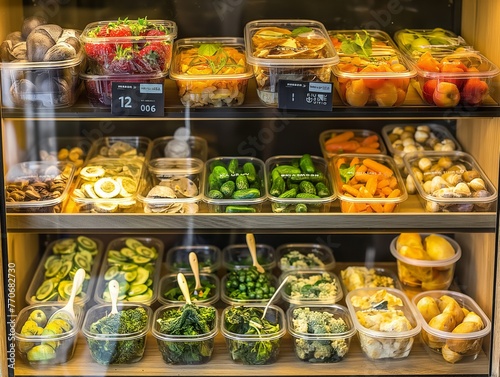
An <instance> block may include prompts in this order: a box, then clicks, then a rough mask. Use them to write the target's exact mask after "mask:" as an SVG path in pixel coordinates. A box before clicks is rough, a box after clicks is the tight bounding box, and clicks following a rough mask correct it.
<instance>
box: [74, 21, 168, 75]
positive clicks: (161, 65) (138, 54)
mask: <svg viewBox="0 0 500 377" xmlns="http://www.w3.org/2000/svg"><path fill="white" fill-rule="evenodd" d="M111 23H112V24H113V25H115V26H120V27H122V28H123V29H127V30H128V31H129V33H128V35H127V32H124V33H123V34H124V35H122V36H110V35H109V34H106V33H103V31H105V30H106V29H107V27H108V25H109V24H111ZM139 25H140V27H135V26H139ZM101 34H104V35H101ZM176 36H177V25H176V24H175V22H173V21H169V20H146V19H145V18H144V19H138V20H132V19H130V20H129V19H122V20H120V19H118V20H111V21H97V22H92V23H90V24H88V25H87V26H86V27H85V29H84V30H83V32H82V34H81V35H80V42H81V43H82V45H83V48H84V49H85V52H86V54H87V62H88V72H89V73H91V74H93V75H111V74H129V75H136V74H144V73H153V74H166V73H167V72H168V70H169V68H170V62H171V60H172V43H173V41H174V39H175V37H176Z"/></svg>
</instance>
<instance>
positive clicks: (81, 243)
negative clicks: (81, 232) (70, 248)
mask: <svg viewBox="0 0 500 377" xmlns="http://www.w3.org/2000/svg"><path fill="white" fill-rule="evenodd" d="M76 243H77V244H78V247H81V248H83V249H85V250H88V251H93V250H96V249H97V243H96V242H95V241H94V240H93V239H91V238H89V237H85V236H79V237H77V239H76Z"/></svg>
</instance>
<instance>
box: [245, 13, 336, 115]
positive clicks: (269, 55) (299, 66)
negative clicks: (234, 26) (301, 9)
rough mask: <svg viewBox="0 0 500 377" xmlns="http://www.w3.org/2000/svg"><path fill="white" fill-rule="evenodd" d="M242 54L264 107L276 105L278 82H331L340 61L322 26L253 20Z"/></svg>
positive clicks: (294, 21) (283, 21) (247, 25)
mask: <svg viewBox="0 0 500 377" xmlns="http://www.w3.org/2000/svg"><path fill="white" fill-rule="evenodd" d="M245 52H246V57H247V62H248V64H250V65H251V66H252V68H253V72H254V75H255V79H256V82H257V95H258V96H259V99H260V100H261V102H262V103H263V104H264V105H267V106H277V104H278V81H279V80H296V81H307V82H313V81H318V82H330V76H331V72H332V67H333V66H334V65H335V64H337V63H338V61H339V58H338V56H337V53H336V51H335V48H334V47H333V44H332V42H331V40H330V38H329V36H328V32H327V31H326V29H325V27H324V26H323V24H322V23H320V22H317V21H312V20H256V21H251V22H249V23H247V24H246V26H245Z"/></svg>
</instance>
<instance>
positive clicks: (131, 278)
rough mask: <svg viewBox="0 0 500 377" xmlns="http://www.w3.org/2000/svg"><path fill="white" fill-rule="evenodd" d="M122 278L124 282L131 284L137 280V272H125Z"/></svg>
mask: <svg viewBox="0 0 500 377" xmlns="http://www.w3.org/2000/svg"><path fill="white" fill-rule="evenodd" d="M123 277H124V278H125V280H126V281H128V282H129V283H130V282H133V281H134V280H135V279H136V278H137V270H135V271H127V272H125V273H124V274H123Z"/></svg>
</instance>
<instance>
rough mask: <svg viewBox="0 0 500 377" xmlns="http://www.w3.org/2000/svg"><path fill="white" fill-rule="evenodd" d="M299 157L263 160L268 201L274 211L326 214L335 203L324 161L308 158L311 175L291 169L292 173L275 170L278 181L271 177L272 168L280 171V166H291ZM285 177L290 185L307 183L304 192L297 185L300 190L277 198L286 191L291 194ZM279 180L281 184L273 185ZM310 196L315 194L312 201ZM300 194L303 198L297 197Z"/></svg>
mask: <svg viewBox="0 0 500 377" xmlns="http://www.w3.org/2000/svg"><path fill="white" fill-rule="evenodd" d="M301 157H303V156H300V155H296V156H293V155H292V156H275V157H270V158H268V159H267V160H266V164H265V166H266V180H267V184H266V186H267V198H268V200H269V201H270V202H271V208H272V211H273V212H276V213H283V212H297V213H302V212H328V211H329V210H330V205H331V203H332V202H333V201H334V200H335V194H334V191H333V185H332V181H331V176H330V172H329V169H328V164H327V162H326V161H325V159H324V158H322V157H318V156H311V160H312V164H313V166H314V173H306V172H305V171H304V169H302V168H294V171H293V172H292V173H291V172H290V170H285V171H278V170H276V171H277V172H278V174H279V176H280V177H281V179H279V178H278V177H274V174H275V173H273V171H275V169H282V168H280V166H283V165H285V166H291V165H293V163H294V162H296V161H299V160H300V159H301ZM287 169H289V168H287ZM308 177H310V178H308ZM288 178H290V181H291V182H293V183H297V184H299V185H304V184H306V182H304V181H307V182H309V184H308V185H307V186H308V188H307V190H306V189H303V188H302V186H300V187H299V189H298V190H295V191H294V192H293V194H292V195H290V196H288V195H286V194H285V195H286V197H280V196H281V195H283V194H284V193H285V192H287V193H289V192H291V191H290V190H291V189H292V187H291V186H290V185H289V183H288ZM304 178H307V179H304ZM278 180H279V181H280V182H275V181H278ZM303 182H304V183H303ZM320 182H321V183H322V184H323V185H324V187H323V188H322V189H321V190H320V189H319V188H318V186H317V184H318V183H320ZM275 189H276V191H275ZM321 191H323V193H320V192H321ZM311 193H312V194H314V193H315V194H314V195H315V196H314V197H312V198H311V197H309V196H307V195H309V194H311ZM301 195H304V197H300V196H301Z"/></svg>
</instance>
